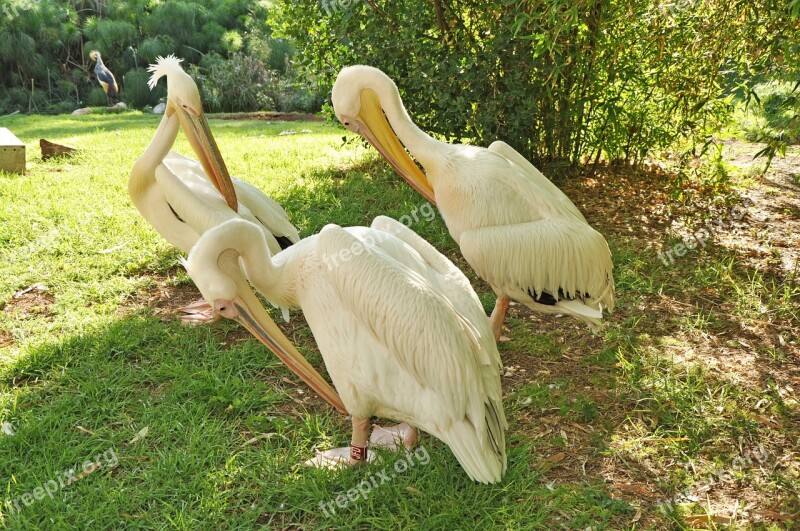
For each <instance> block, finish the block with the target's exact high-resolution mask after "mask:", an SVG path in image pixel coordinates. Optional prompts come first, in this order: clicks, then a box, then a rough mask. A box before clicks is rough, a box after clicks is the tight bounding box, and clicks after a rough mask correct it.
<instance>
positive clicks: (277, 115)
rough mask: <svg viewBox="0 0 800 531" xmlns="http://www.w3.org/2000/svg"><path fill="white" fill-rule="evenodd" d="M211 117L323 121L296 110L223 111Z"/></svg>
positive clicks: (269, 120) (315, 116)
mask: <svg viewBox="0 0 800 531" xmlns="http://www.w3.org/2000/svg"><path fill="white" fill-rule="evenodd" d="M209 118H216V119H218V120H263V121H268V122H301V121H302V122H323V121H325V118H321V117H319V116H317V115H316V114H304V113H296V112H267V111H263V112H247V113H222V114H212V115H209Z"/></svg>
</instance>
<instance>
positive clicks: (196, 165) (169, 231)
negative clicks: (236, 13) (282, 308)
mask: <svg viewBox="0 0 800 531" xmlns="http://www.w3.org/2000/svg"><path fill="white" fill-rule="evenodd" d="M149 71H150V72H151V73H152V76H151V77H150V80H149V85H150V88H151V89H153V88H155V86H156V84H157V83H158V80H159V79H161V78H162V77H165V78H166V80H167V104H166V109H165V110H164V116H163V118H162V120H161V123H160V124H159V126H158V129H157V130H156V133H155V135H154V136H153V139H152V140H151V141H150V144H149V145H148V146H147V149H146V150H145V151H144V153H142V155H141V156H140V157H139V159H138V160H137V161H136V163H135V164H134V166H133V170H132V171H131V175H130V179H129V181H128V192H129V193H130V196H131V200H132V201H133V204H134V205H135V206H136V208H137V209H138V210H139V212H140V213H141V214H142V216H143V217H144V218H145V219H146V220H147V221H148V222H149V223H150V225H152V226H153V228H154V229H155V230H156V232H158V233H159V234H161V236H163V237H164V238H165V239H166V240H167V241H168V242H170V243H171V244H172V245H174V246H175V247H177V248H178V249H180V250H181V251H183V252H185V253H188V252H189V250H190V249H191V248H192V246H193V245H194V244H195V242H196V241H197V239H198V238H199V236H200V235H201V234H202V233H203V232H205V231H206V230H208V229H209V228H211V227H214V226H217V225H219V224H220V223H222V222H223V221H227V220H229V219H238V218H242V219H247V220H249V221H253V222H255V223H256V224H257V225H258V226H259V227H260V228H261V230H262V231H263V232H264V233H265V234H266V235H267V241H268V242H269V245H270V248H271V250H272V251H273V252H277V251H279V250H281V249H282V248H286V247H288V246H290V245H291V244H292V243H294V242H296V241H298V240H299V239H300V236H299V234H298V232H297V229H296V228H295V227H294V226H293V225H292V224H291V223H290V222H289V220H288V219H287V215H286V212H285V211H284V210H283V208H281V206H280V205H279V204H278V203H277V202H275V201H274V200H273V199H272V198H270V197H268V196H267V195H265V194H264V193H262V192H261V191H260V190H258V189H257V188H256V187H254V186H252V185H250V184H248V183H246V182H243V181H240V180H239V179H231V176H230V174H229V173H228V168H227V166H226V165H225V161H224V160H223V158H222V155H221V154H220V152H219V148H218V147H217V143H216V141H215V140H214V136H213V135H212V134H211V128H210V127H209V125H208V121H207V120H206V118H205V114H204V113H203V104H202V101H201V100H200V91H199V90H198V89H197V85H196V84H195V82H194V80H193V79H192V78H191V76H189V75H188V74H187V73H186V72H184V71H183V68H181V59H178V58H177V57H175V56H172V55H170V56H168V57H159V58H158V59H157V61H156V64H154V65H150V68H149ZM181 127H182V128H183V131H184V133H185V134H186V138H187V140H188V141H189V144H190V145H191V146H192V149H193V150H194V152H195V154H196V155H197V158H198V159H199V162H198V161H195V160H192V159H190V158H188V157H185V156H183V155H181V154H179V153H176V152H174V151H170V149H171V148H172V146H173V144H174V143H175V139H176V138H177V135H178V129H179V128H181ZM182 311H183V312H184V313H185V314H186V316H184V317H183V319H184V320H185V321H187V322H194V323H200V322H204V321H207V320H211V319H213V318H214V316H213V313H212V312H211V311H210V307H209V306H208V305H207V304H205V303H203V302H202V301H199V302H197V303H194V304H192V305H189V306H187V307H186V308H183V309H182Z"/></svg>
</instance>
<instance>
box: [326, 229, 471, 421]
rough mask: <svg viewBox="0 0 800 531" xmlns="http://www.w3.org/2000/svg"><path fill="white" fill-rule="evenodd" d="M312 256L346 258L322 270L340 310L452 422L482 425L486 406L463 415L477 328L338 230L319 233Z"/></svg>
mask: <svg viewBox="0 0 800 531" xmlns="http://www.w3.org/2000/svg"><path fill="white" fill-rule="evenodd" d="M342 250H346V252H347V253H349V254H345V255H343V254H342ZM317 252H318V254H319V255H321V256H323V257H333V256H339V257H342V258H345V257H348V256H349V259H347V260H343V261H342V262H341V263H337V264H336V265H334V266H332V267H328V268H323V270H326V271H327V273H326V274H327V276H328V278H329V280H330V281H331V283H332V285H333V286H334V287H335V289H336V291H337V294H338V297H339V298H340V300H341V302H342V305H343V306H344V307H345V308H346V310H347V311H349V312H350V313H352V315H353V316H354V317H355V318H356V319H358V320H359V322H360V323H361V324H362V325H363V326H364V327H365V328H366V329H367V330H369V331H370V332H371V333H372V335H373V336H374V337H375V339H376V341H378V342H379V343H380V344H382V345H385V347H386V349H387V351H388V352H390V353H391V355H392V356H393V357H394V359H395V360H396V362H397V363H398V364H399V365H400V366H401V367H402V368H403V370H405V371H407V372H408V373H409V374H410V375H411V376H412V377H413V378H414V380H416V381H417V382H419V383H420V385H422V386H424V387H425V388H427V389H429V390H431V391H433V392H435V393H436V394H437V395H438V396H440V397H441V399H442V401H443V402H444V403H445V404H446V407H447V409H448V410H449V411H451V412H452V413H453V415H454V416H455V417H457V418H458V417H459V415H468V416H469V417H470V418H472V419H475V421H476V423H478V422H482V421H483V417H484V415H483V411H482V408H483V404H480V408H476V411H468V406H473V407H474V406H477V405H478V404H474V402H477V401H472V403H470V400H469V393H468V392H466V391H467V390H471V389H479V388H480V382H479V381H478V377H477V374H478V371H477V370H476V369H477V366H478V358H479V356H478V354H477V353H478V351H479V349H480V337H479V331H478V330H477V329H476V327H475V326H474V325H473V324H472V323H470V322H469V321H468V320H467V319H465V318H464V317H463V316H461V315H460V314H459V313H458V311H456V309H455V308H454V307H453V304H452V303H451V302H450V301H449V300H448V299H447V298H445V297H444V296H442V295H441V294H440V293H438V292H437V291H436V290H434V289H433V288H432V286H431V284H430V283H429V282H428V281H427V280H426V279H425V278H424V277H423V276H422V275H420V274H419V273H417V272H416V271H413V270H411V269H410V268H408V267H406V266H404V265H402V264H399V263H397V262H396V261H395V260H393V259H391V258H389V257H388V256H387V255H386V254H384V253H382V252H380V251H379V250H376V249H374V248H373V247H372V245H370V244H368V243H365V242H364V241H362V240H360V239H358V238H356V237H355V236H353V235H352V234H350V233H348V232H347V231H345V230H344V229H342V228H341V227H338V226H336V225H328V226H326V227H325V228H323V229H322V232H320V234H319V236H318V241H317ZM328 263H330V262H328ZM376 294H379V296H378V297H376Z"/></svg>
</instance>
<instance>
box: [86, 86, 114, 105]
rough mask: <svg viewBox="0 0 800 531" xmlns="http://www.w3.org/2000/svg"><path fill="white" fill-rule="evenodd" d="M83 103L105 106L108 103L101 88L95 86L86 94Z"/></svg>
mask: <svg viewBox="0 0 800 531" xmlns="http://www.w3.org/2000/svg"><path fill="white" fill-rule="evenodd" d="M84 104H85V105H86V106H89V107H105V106H106V105H108V97H107V96H106V93H105V92H104V91H103V89H101V88H100V87H96V88H93V89H92V90H91V92H89V94H88V95H87V96H86V101H85V102H84Z"/></svg>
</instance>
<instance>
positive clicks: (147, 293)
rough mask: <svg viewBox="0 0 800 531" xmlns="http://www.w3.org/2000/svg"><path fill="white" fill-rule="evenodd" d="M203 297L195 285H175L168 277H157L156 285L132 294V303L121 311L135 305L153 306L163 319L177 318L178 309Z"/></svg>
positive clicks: (154, 310)
mask: <svg viewBox="0 0 800 531" xmlns="http://www.w3.org/2000/svg"><path fill="white" fill-rule="evenodd" d="M200 298H202V296H201V295H200V292H199V291H198V289H197V288H196V287H195V286H193V285H178V286H176V285H173V284H170V283H169V281H168V279H167V278H163V277H161V278H157V279H156V286H155V287H153V288H149V289H142V290H139V291H137V292H136V293H134V294H133V295H132V296H131V303H130V304H128V305H126V306H124V307H122V308H121V309H120V311H123V312H124V311H127V310H128V309H129V308H130V307H131V306H133V307H148V308H152V309H153V312H154V313H155V314H156V315H158V316H159V318H160V319H161V320H162V321H165V322H166V321H171V320H172V319H177V315H178V309H180V308H183V307H184V306H186V305H188V304H190V303H192V302H195V301H196V300H198V299H200Z"/></svg>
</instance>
